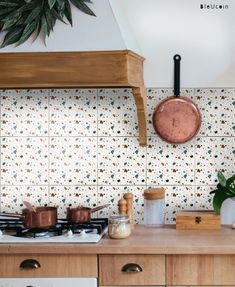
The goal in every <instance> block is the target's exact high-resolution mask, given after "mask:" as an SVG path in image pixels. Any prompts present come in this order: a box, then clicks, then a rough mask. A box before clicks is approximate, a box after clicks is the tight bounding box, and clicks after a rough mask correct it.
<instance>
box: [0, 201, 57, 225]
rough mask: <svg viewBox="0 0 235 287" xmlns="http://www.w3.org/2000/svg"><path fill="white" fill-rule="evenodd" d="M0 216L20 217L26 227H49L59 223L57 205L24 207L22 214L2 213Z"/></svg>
mask: <svg viewBox="0 0 235 287" xmlns="http://www.w3.org/2000/svg"><path fill="white" fill-rule="evenodd" d="M0 216H6V217H15V218H20V219H21V220H22V222H23V225H24V226H25V227H26V228H45V229H46V228H49V227H51V226H55V225H56V224H57V208H56V207H50V206H47V207H36V208H34V211H33V210H31V209H29V208H24V209H23V210H22V214H15V213H4V212H2V213H0Z"/></svg>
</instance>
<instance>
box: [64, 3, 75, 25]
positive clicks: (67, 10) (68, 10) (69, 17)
mask: <svg viewBox="0 0 235 287" xmlns="http://www.w3.org/2000/svg"><path fill="white" fill-rule="evenodd" d="M64 15H65V17H66V19H67V20H68V21H69V23H70V25H71V26H73V20H72V11H71V6H70V4H69V2H68V1H66V2H65V7H64Z"/></svg>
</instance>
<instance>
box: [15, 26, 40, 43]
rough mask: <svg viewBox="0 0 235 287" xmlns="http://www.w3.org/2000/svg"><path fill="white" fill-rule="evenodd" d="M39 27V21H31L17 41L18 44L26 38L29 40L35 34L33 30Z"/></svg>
mask: <svg viewBox="0 0 235 287" xmlns="http://www.w3.org/2000/svg"><path fill="white" fill-rule="evenodd" d="M36 28H37V22H36V21H33V22H31V23H29V24H28V25H27V26H26V27H25V28H24V30H23V33H22V35H21V37H20V39H19V41H18V43H17V46H19V45H21V44H23V43H24V42H25V41H26V40H28V38H29V37H30V36H31V35H32V34H33V32H34V31H35V29H36Z"/></svg>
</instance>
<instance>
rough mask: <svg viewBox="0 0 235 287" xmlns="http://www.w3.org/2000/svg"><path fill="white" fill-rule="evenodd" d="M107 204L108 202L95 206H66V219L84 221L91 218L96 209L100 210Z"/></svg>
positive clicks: (74, 221) (76, 221)
mask: <svg viewBox="0 0 235 287" xmlns="http://www.w3.org/2000/svg"><path fill="white" fill-rule="evenodd" d="M107 206H109V204H105V205H101V206H97V207H95V208H89V207H83V206H78V207H75V208H70V207H68V208H67V220H68V222H71V223H85V222H89V221H90V220H91V214H92V213H93V212H96V211H98V210H101V209H103V208H105V207H107Z"/></svg>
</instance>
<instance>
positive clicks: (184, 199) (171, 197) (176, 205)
mask: <svg viewBox="0 0 235 287" xmlns="http://www.w3.org/2000/svg"><path fill="white" fill-rule="evenodd" d="M165 190H166V196H165V200H166V217H165V223H166V224H173V223H175V215H176V211H179V210H191V209H195V206H194V187H193V186H167V187H165Z"/></svg>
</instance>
